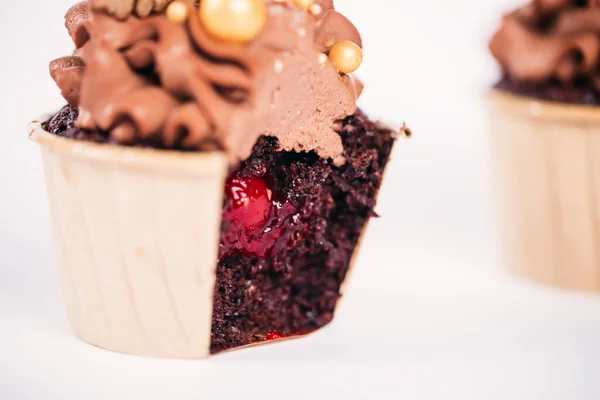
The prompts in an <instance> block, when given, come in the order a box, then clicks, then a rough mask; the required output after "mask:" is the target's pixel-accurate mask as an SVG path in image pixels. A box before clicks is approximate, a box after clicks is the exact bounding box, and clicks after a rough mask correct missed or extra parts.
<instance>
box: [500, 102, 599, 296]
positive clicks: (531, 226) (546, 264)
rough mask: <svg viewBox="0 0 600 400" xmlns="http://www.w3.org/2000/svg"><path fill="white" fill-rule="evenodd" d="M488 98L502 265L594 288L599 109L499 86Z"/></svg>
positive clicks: (566, 285) (529, 274) (559, 282)
mask: <svg viewBox="0 0 600 400" xmlns="http://www.w3.org/2000/svg"><path fill="white" fill-rule="evenodd" d="M489 103H490V104H489V105H490V116H491V122H492V134H493V146H494V152H495V158H496V172H497V182H498V194H499V204H500V211H501V225H502V233H503V242H504V250H505V261H506V264H507V266H508V267H509V268H510V270H512V271H513V272H514V273H516V274H518V275H520V276H523V277H526V278H529V279H532V280H535V281H538V282H542V283H546V284H550V285H554V286H559V287H564V288H568V289H575V290H583V291H600V107H586V106H577V105H562V104H556V103H549V102H542V101H537V100H533V99H528V98H524V97H519V96H514V95H510V94H505V93H502V92H499V91H492V92H491V93H490V96H489Z"/></svg>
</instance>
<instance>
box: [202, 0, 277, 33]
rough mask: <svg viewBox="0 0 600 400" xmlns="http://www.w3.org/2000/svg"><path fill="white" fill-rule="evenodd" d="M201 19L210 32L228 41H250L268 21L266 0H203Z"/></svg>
mask: <svg viewBox="0 0 600 400" xmlns="http://www.w3.org/2000/svg"><path fill="white" fill-rule="evenodd" d="M199 13H200V20H201V21H202V24H203V25H204V28H205V29H206V31H207V32H208V33H210V34H211V35H212V36H214V37H215V38H217V39H220V40H223V41H227V42H249V41H251V40H252V39H254V38H255V37H256V36H257V35H258V34H259V33H260V32H261V31H262V29H263V27H264V26H265V23H266V21H267V6H266V2H265V0H202V1H201V2H200V10H199Z"/></svg>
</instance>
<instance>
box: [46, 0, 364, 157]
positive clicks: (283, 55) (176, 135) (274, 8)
mask: <svg viewBox="0 0 600 400" xmlns="http://www.w3.org/2000/svg"><path fill="white" fill-rule="evenodd" d="M204 1H206V0H204ZM101 3H102V4H108V3H111V4H112V5H113V6H116V5H117V3H119V4H121V2H119V1H114V2H110V1H104V2H101V1H99V0H96V1H92V4H95V5H97V4H101ZM124 3H127V4H129V3H135V2H133V1H125V2H124ZM141 3H142V2H141V1H139V0H138V2H137V3H136V4H141ZM159 3H160V7H158V4H159ZM169 3H170V1H167V2H165V1H160V2H159V1H156V2H154V3H153V4H155V5H157V8H156V9H153V11H157V10H159V9H160V10H165V9H166V7H167V6H168V5H169ZM192 3H195V1H193V0H192V1H186V2H184V3H183V4H185V5H186V7H188V12H187V13H183V14H181V15H179V17H178V18H176V19H177V21H176V22H175V21H173V22H172V21H171V20H169V18H168V16H167V14H169V13H157V12H154V13H153V14H151V15H149V16H148V17H146V18H140V17H138V16H137V15H145V13H144V14H140V13H137V15H136V13H134V12H133V11H132V10H135V9H133V8H131V9H130V8H128V10H129V11H128V13H127V15H124V14H118V15H116V16H115V15H111V14H109V13H106V12H104V11H97V10H94V9H93V8H91V7H88V5H87V3H85V2H82V3H79V4H77V5H75V6H74V7H72V8H71V10H69V12H68V13H67V15H66V26H67V29H68V31H69V34H70V35H71V37H72V38H73V40H74V43H75V44H76V47H77V50H76V51H75V54H74V56H73V57H70V58H66V59H59V60H57V61H54V62H53V63H52V67H51V69H52V76H53V78H54V79H55V80H56V83H57V85H58V86H59V87H60V88H61V90H62V92H63V94H64V95H65V98H66V99H67V101H68V102H69V104H70V105H71V106H74V107H78V108H79V119H78V122H77V123H78V126H79V127H80V128H84V129H89V130H99V131H104V132H108V133H109V134H110V137H111V139H113V140H114V141H116V142H117V143H121V144H135V143H136V142H137V141H144V142H145V141H149V140H154V141H158V142H160V143H161V147H164V148H183V149H189V150H199V151H211V150H214V149H220V150H223V151H226V152H228V153H229V154H230V155H231V159H232V162H233V163H235V162H238V161H240V160H243V159H246V158H247V157H248V156H249V155H250V153H251V150H252V147H253V146H254V144H255V143H256V141H257V139H258V137H260V136H261V135H266V136H274V137H277V139H278V141H279V145H280V147H281V150H285V151H292V150H293V151H315V152H316V153H317V154H319V155H320V156H321V157H323V158H331V159H332V160H333V161H334V163H335V164H337V165H340V164H343V163H344V162H345V159H344V156H343V145H342V141H341V138H340V136H339V134H338V133H337V132H336V131H335V130H334V128H333V127H334V125H335V122H336V121H339V120H341V119H344V118H345V117H347V116H349V115H352V114H353V113H354V112H355V111H356V99H357V97H358V96H359V95H360V92H361V90H362V85H361V84H360V82H359V81H357V80H355V79H354V78H353V77H351V76H350V75H347V74H340V73H338V71H337V70H336V68H335V65H334V63H333V62H331V61H330V60H328V59H327V58H325V60H323V59H322V55H323V51H327V50H328V48H330V47H331V45H332V44H335V42H336V41H340V40H349V41H352V42H354V43H356V44H357V45H358V46H361V45H362V43H361V41H360V35H359V33H358V31H357V30H356V28H355V27H354V26H353V25H352V24H351V23H350V22H349V21H348V20H347V19H346V18H345V17H343V16H341V14H339V13H337V12H336V11H335V10H334V8H333V3H332V1H331V0H317V1H315V2H314V4H315V5H318V8H317V11H318V12H307V11H305V10H302V9H301V8H298V7H296V6H294V5H293V4H291V3H290V2H285V1H284V2H282V1H277V2H275V1H267V18H266V23H265V26H264V28H263V29H262V30H261V31H260V33H258V35H257V36H256V37H255V38H254V39H253V40H251V41H249V42H247V43H236V42H227V41H225V40H219V39H218V38H216V37H214V36H212V35H211V34H210V32H209V31H207V27H206V26H205V24H203V23H202V21H201V17H200V13H199V12H198V9H197V8H196V6H195V5H194V4H192ZM111 7H112V6H111ZM106 10H113V11H111V12H115V13H118V10H117V9H116V8H110V7H109V8H106ZM178 14H179V13H178ZM182 17H185V18H182ZM171 19H173V17H172V16H171Z"/></svg>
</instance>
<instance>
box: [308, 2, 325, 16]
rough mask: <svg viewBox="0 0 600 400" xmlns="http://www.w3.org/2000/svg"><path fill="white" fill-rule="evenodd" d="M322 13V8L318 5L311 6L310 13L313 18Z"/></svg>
mask: <svg viewBox="0 0 600 400" xmlns="http://www.w3.org/2000/svg"><path fill="white" fill-rule="evenodd" d="M322 12H323V7H321V6H320V5H318V4H313V5H312V6H310V13H311V14H312V15H314V16H317V15H321V13H322Z"/></svg>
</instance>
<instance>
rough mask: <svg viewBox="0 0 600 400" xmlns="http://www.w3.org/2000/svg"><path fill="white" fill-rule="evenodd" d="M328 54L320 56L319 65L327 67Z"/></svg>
mask: <svg viewBox="0 0 600 400" xmlns="http://www.w3.org/2000/svg"><path fill="white" fill-rule="evenodd" d="M327 58H328V57H327V54H325V53H321V54H319V64H320V65H325V64H326V63H327Z"/></svg>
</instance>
